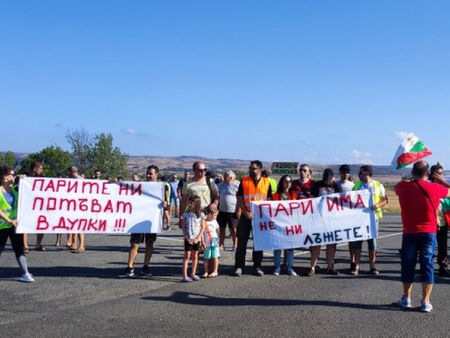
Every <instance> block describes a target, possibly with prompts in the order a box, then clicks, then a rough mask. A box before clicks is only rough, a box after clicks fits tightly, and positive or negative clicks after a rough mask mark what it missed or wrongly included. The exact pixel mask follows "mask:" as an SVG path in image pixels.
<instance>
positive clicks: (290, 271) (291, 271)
mask: <svg viewBox="0 0 450 338" xmlns="http://www.w3.org/2000/svg"><path fill="white" fill-rule="evenodd" d="M287 274H288V275H289V276H297V272H295V271H294V269H289V268H288V271H287Z"/></svg>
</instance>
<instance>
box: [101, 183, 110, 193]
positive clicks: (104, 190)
mask: <svg viewBox="0 0 450 338" xmlns="http://www.w3.org/2000/svg"><path fill="white" fill-rule="evenodd" d="M108 184H109V182H103V184H102V195H111V194H110V193H109V192H107V190H108Z"/></svg>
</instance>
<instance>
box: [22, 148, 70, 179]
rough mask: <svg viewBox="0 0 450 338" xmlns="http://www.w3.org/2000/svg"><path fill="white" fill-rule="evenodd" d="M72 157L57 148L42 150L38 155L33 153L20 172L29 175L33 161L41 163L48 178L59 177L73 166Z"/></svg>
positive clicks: (24, 161)
mask: <svg viewBox="0 0 450 338" xmlns="http://www.w3.org/2000/svg"><path fill="white" fill-rule="evenodd" d="M71 160H72V159H71V156H70V153H69V152H68V151H64V150H62V149H61V148H60V147H57V146H50V147H47V148H44V149H42V150H41V151H40V152H38V153H31V154H29V155H28V157H27V158H25V159H24V160H23V161H22V163H21V167H22V169H21V170H20V172H21V173H23V174H27V173H28V170H29V169H30V166H31V163H32V162H33V161H39V162H41V163H42V167H43V168H44V175H45V176H48V177H57V176H59V175H63V174H64V173H65V172H66V169H67V168H68V167H69V166H70V165H71Z"/></svg>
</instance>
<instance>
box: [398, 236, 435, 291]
mask: <svg viewBox="0 0 450 338" xmlns="http://www.w3.org/2000/svg"><path fill="white" fill-rule="evenodd" d="M435 250H436V234H431V233H426V232H420V233H418V234H403V240H402V253H401V255H402V274H401V280H402V282H403V283H412V282H413V281H414V270H415V268H416V262H417V253H419V263H420V281H421V282H423V283H434V271H433V265H434V261H433V254H434V251H435Z"/></svg>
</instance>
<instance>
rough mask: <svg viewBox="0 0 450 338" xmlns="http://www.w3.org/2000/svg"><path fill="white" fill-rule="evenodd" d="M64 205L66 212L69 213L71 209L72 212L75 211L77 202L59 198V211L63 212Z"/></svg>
mask: <svg viewBox="0 0 450 338" xmlns="http://www.w3.org/2000/svg"><path fill="white" fill-rule="evenodd" d="M64 204H65V206H66V211H70V210H71V209H72V210H73V211H76V210H77V202H76V201H75V200H73V199H68V198H61V199H60V200H59V210H64Z"/></svg>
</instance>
